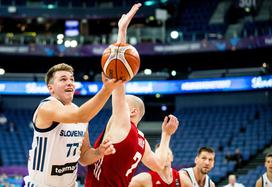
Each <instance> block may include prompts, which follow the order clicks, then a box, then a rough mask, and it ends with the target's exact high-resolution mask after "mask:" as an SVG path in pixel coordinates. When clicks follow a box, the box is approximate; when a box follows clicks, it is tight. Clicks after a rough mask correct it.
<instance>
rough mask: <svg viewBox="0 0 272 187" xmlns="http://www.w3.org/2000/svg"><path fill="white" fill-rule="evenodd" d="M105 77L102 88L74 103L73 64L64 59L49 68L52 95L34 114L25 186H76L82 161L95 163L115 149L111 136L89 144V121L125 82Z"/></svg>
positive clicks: (49, 87) (46, 79) (47, 78)
mask: <svg viewBox="0 0 272 187" xmlns="http://www.w3.org/2000/svg"><path fill="white" fill-rule="evenodd" d="M102 77H103V78H102V79H103V83H104V85H103V87H102V88H101V90H100V91H99V92H98V93H97V94H96V95H95V96H94V97H93V98H92V99H89V100H88V101H87V102H85V103H84V104H83V105H81V106H80V107H77V106H76V105H75V104H73V103H72V100H73V96H74V92H75V81H74V75H73V68H72V67H71V66H69V65H67V64H64V63H62V64H57V65H55V66H53V67H52V68H50V69H49V70H48V72H47V74H46V77H45V81H46V84H47V87H48V89H49V92H50V95H51V96H50V97H48V98H46V99H44V100H43V101H41V103H40V104H39V106H38V107H37V109H36V110H35V113H34V115H33V124H34V136H33V142H32V148H31V150H30V151H29V159H28V173H29V175H28V176H26V177H25V178H24V180H25V186H30V187H49V186H50V187H53V186H54V187H74V186H76V178H77V164H78V161H79V162H80V163H81V164H82V165H87V164H92V163H93V162H95V161H97V160H98V159H100V158H101V157H102V156H104V155H107V154H112V153H114V151H115V149H114V148H113V146H112V144H111V142H110V140H109V139H108V138H107V139H106V140H105V141H104V142H102V143H101V145H100V147H98V148H97V149H92V148H90V144H89V135H88V131H87V127H88V122H89V121H90V120H91V119H92V118H93V117H94V116H95V115H96V114H97V113H98V112H99V111H100V110H101V109H102V107H103V106H104V104H105V103H106V101H107V100H108V98H109V97H110V95H111V92H112V91H113V89H115V88H116V87H118V86H120V85H121V84H122V82H121V81H116V80H114V79H112V80H106V79H105V78H104V76H102ZM83 139H84V141H83Z"/></svg>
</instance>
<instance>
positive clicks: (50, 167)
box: [25, 97, 88, 187]
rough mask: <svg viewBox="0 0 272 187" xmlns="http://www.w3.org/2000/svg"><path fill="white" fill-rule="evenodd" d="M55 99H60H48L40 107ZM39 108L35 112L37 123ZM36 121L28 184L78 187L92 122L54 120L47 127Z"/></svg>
mask: <svg viewBox="0 0 272 187" xmlns="http://www.w3.org/2000/svg"><path fill="white" fill-rule="evenodd" d="M53 99H54V100H57V99H56V98H54V97H48V98H47V99H44V100H43V101H41V103H40V105H39V106H38V108H39V107H40V106H41V105H42V104H44V103H45V102H47V101H49V100H53ZM59 102H60V101H59ZM38 108H37V109H38ZM37 109H36V111H35V113H34V115H33V122H35V119H36V115H37ZM33 124H34V136H33V142H32V148H31V149H30V151H29V159H28V173H29V176H27V177H25V186H31V187H32V186H33V187H49V186H50V187H53V186H54V187H61V186H65V187H71V186H75V184H76V178H77V167H78V160H79V157H80V148H81V145H82V141H83V138H84V134H85V131H86V129H87V127H88V124H87V123H78V124H63V123H57V122H53V124H52V125H51V126H50V127H49V128H47V129H39V128H37V127H36V125H35V123H33Z"/></svg>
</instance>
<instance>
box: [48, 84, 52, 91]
mask: <svg viewBox="0 0 272 187" xmlns="http://www.w3.org/2000/svg"><path fill="white" fill-rule="evenodd" d="M47 88H48V90H49V92H50V93H52V92H53V86H52V84H47Z"/></svg>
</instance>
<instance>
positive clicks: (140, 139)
mask: <svg viewBox="0 0 272 187" xmlns="http://www.w3.org/2000/svg"><path fill="white" fill-rule="evenodd" d="M144 144H145V142H144V139H143V138H138V145H139V146H140V147H141V148H144Z"/></svg>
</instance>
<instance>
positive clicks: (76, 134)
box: [60, 130, 84, 137]
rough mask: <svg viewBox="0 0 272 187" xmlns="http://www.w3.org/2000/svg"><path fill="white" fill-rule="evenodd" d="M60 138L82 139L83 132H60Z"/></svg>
mask: <svg viewBox="0 0 272 187" xmlns="http://www.w3.org/2000/svg"><path fill="white" fill-rule="evenodd" d="M60 136H64V137H83V136H84V131H70V130H67V131H66V130H61V131H60Z"/></svg>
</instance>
